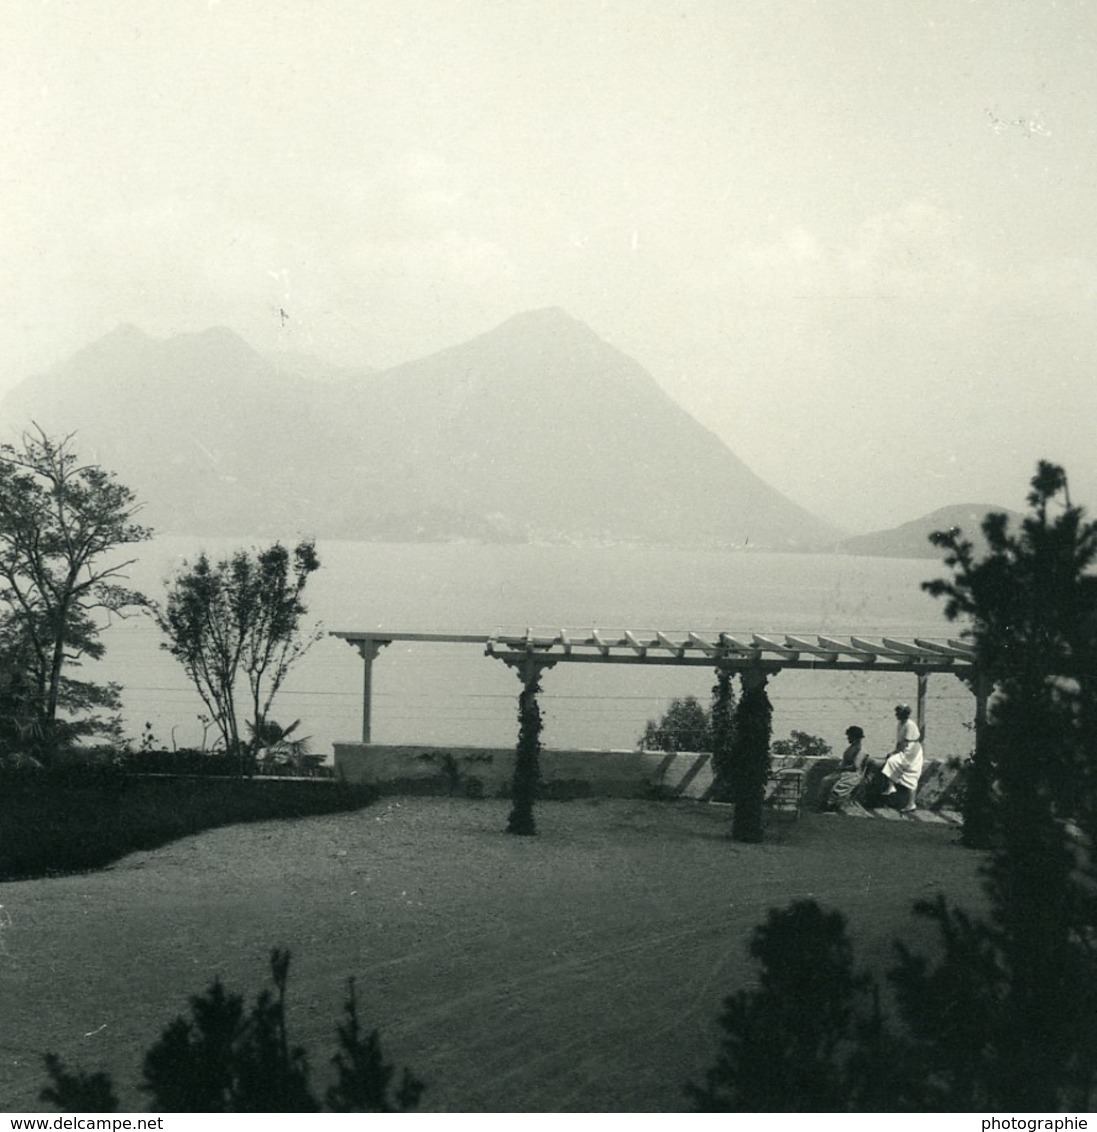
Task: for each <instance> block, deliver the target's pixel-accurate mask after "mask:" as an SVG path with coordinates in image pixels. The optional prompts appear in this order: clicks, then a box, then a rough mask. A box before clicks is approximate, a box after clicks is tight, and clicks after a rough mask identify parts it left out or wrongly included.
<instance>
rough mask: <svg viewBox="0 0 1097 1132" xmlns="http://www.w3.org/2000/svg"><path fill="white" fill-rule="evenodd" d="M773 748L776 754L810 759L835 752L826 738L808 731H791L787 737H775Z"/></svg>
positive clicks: (824, 756)
mask: <svg viewBox="0 0 1097 1132" xmlns="http://www.w3.org/2000/svg"><path fill="white" fill-rule="evenodd" d="M771 750H772V751H773V753H774V754H775V755H785V756H789V755H791V756H793V757H795V758H809V759H815V758H826V757H827V755H829V754H832V753H833V752H832V751H831V746H830V744H829V743H828V742H827V741H826V740H825V739H823V738H822V737H821V736H819V735H811V734H809V733H808V732H807V731H790V732H789V737H788V738H787V739H775V740H774V741H773V746H772V748H771Z"/></svg>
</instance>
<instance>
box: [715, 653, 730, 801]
mask: <svg viewBox="0 0 1097 1132" xmlns="http://www.w3.org/2000/svg"><path fill="white" fill-rule="evenodd" d="M732 675H733V674H732V671H731V669H730V668H729V667H728V666H727V665H726V664H718V665H717V666H716V683H715V684H714V685H713V688H712V777H713V783H712V800H713V801H714V802H731V801H734V797H733V793H734V792H733V788H732V782H733V778H734V770H733V763H734V758H735V752H734V749H733V744H734V739H735V693H734V692H733V691H732V688H731V678H732Z"/></svg>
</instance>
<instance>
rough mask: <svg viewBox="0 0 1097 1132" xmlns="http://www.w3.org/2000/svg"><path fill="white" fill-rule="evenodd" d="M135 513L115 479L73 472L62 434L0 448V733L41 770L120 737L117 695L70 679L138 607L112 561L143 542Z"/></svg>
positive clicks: (38, 435) (88, 469) (91, 471)
mask: <svg viewBox="0 0 1097 1132" xmlns="http://www.w3.org/2000/svg"><path fill="white" fill-rule="evenodd" d="M139 509H140V508H139V505H138V503H137V501H136V497H135V496H134V494H133V492H132V491H130V489H129V488H128V487H125V486H124V485H123V484H120V483H118V481H117V480H116V479H115V478H114V476H113V474H112V473H110V472H107V471H104V470H103V469H102V468H100V467H98V466H96V465H93V464H81V463H80V461H79V459H78V457H77V455H76V453H75V452H74V451H73V449H72V436H71V435H70V436H66V437H63V438H62V439H60V440H57V439H53V438H51V437H49V436H47V435H46V433H45V432H43V431H42V430H41V429H39V428H37V427H36V428H35V430H34V431H33V432H26V433H24V434H23V436H22V440H21V443H20V445H19V446H18V447H16V446H14V445H12V444H3V445H0V655H3V657H4V658H5V660H4V663H3V664H2V665H0V669H3V670H4V672H5V674H6V678H5V680H4V690H3V692H2V693H0V701H2V703H0V710H3V712H4V719H3V722H2V723H0V731H2V732H4V733H5V738H6V739H7V741H8V742H15V743H17V744H20V745H25V747H26V748H29V749H30V752H31V753H32V754H33V755H35V756H37V757H38V758H40V759H42V760H43V761H46V762H49V761H51V760H53V759H54V758H55V757H56V755H57V754H58V753H59V751H61V750H63V749H64V748H65V747H66V746H68V745H70V744H72V743H73V742H75V741H76V740H78V739H80V738H82V737H86V736H89V735H102V734H108V735H111V734H117V732H118V721H117V718H116V716H117V712H118V710H119V707H120V703H119V688H118V686H117V685H113V684H106V685H104V684H96V683H93V682H91V681H85V680H78V679H75V678H74V677H72V676H70V675H69V672H70V671H71V669H72V668H74V667H79V665H80V664H81V662H82V660H84V659H85V658H88V659H92V660H96V659H98V658H99V657H101V656H102V655H103V652H104V646H103V644H102V642H101V641H100V640H99V633H100V630H101V628H102V625H101V623H100V619H101V618H102V617H103V616H106V617H110V616H112V615H119V616H120V615H124V613H125V612H126V611H127V610H129V609H132V608H135V607H139V606H142V605H144V604H145V599H144V597H143V596H142V595H141V594H139V593H137V592H136V591H134V590H131V589H128V588H126V587H125V586H123V585H121V584H120V581H121V580H123V579H124V578H125V576H126V575H125V572H126V569H127V568H128V567H129V566H130V565H132V563H133V561H134V559H132V558H131V559H126V560H123V561H119V556H118V553H117V552H118V551H119V550H120V548H122V547H125V546H129V545H130V544H132V543H137V542H141V541H143V540H145V539H147V538H149V537H151V533H152V532H151V531H150V530H149V529H148V528H147V527H143V526H140V525H138V524H137V523H135V522H134V521H133V520H134V516H135V515H136V514H137V512H138V511H139ZM103 710H105V711H107V712H111V713H114V715H113V717H112V716H108V717H105V718H104V717H103V716H101V715H99V714H97V713H98V712H100V711H103Z"/></svg>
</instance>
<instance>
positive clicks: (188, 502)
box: [3, 309, 835, 548]
mask: <svg viewBox="0 0 1097 1132" xmlns="http://www.w3.org/2000/svg"><path fill="white" fill-rule="evenodd" d="M293 361H294V364H293V365H285V364H282V365H277V364H275V363H274V362H273V361H272V360H270V359H269V358H265V357H263V356H262V355H260V354H259V353H257V352H256V351H255V350H253V349H252V348H251V347H250V346H248V345H247V344H246V343H245V342H243V341H242V340H241V339H240V338H239V337H237V336H236V335H235V334H233V333H232V332H231V331H228V330H224V329H214V330H208V331H204V332H202V333H200V334H188V335H179V336H177V337H174V338H171V339H168V340H166V341H158V340H155V339H152V338H150V337H148V336H147V335H145V334H143V333H142V332H141V331H139V330H137V329H135V328H133V327H121V328H119V329H118V330H116V331H114V332H113V333H112V334H110V335H108V336H107V337H106V338H104V339H101V340H100V341H99V342H97V343H95V344H93V345H92V346H90V347H88V348H87V349H85V350H83V351H81V352H80V353H79V354H77V355H76V356H75V357H73V358H72V359H70V360H69V361H68V362H66V363H64V364H63V365H61V366H58V367H56V368H55V369H54V370H52V371H51V372H49V373H47V374H45V375H42V376H39V377H36V378H32V379H30V380H28V381H26V382H24V383H23V384H22V385H20V386H19V387H17V388H16V389H15V390H13V391H12V393H11V394H9V396H8V397H7V399H6V400H5V402H4V404H3V415H4V422H5V425H4V431H5V433H8V434H10V432H11V431H13V426H14V428H19V427H25V426H26V425H27V424H28V423H29V422H30V421H31V420H35V421H37V422H39V423H40V424H41V425H42V426H43V427H45V428H46V429H47V430H48V431H51V432H62V431H63V432H69V431H73V430H76V431H77V432H78V434H79V438H78V448H79V451H80V452H81V455H83V456H84V457H85V458H92V459H95V460H97V461H99V462H100V463H102V464H103V465H104V466H107V467H110V468H112V469H113V470H115V471H117V473H118V474H119V476H120V477H121V478H122V479H123V480H124V481H126V482H127V483H129V484H130V485H131V486H133V487H134V489H135V490H136V491H138V493H139V494H140V496H141V497H142V498H143V499H145V500H147V503H148V510H147V521H148V522H150V523H151V524H153V525H154V526H156V527H157V528H158V529H160V530H163V531H165V532H166V531H175V532H179V533H188V534H211V535H212V534H253V535H265V534H267V533H274V532H278V533H281V532H286V531H289V532H291V533H292V532H294V531H297V530H307V531H309V532H312V533H315V534H316V535H318V536H321V537H335V538H385V539H392V540H398V539H408V538H439V539H446V538H461V537H465V538H476V539H507V540H511V539H563V540H582V541H587V540H611V541H635V542H641V543H662V544H674V545H681V546H743V545H750V546H752V547H766V546H770V547H782V548H795V547H805V546H810V545H818V544H819V543H821V542H833V540H834V537H835V531H834V530H833V528H832V527H830V526H829V525H828V524H826V523H824V522H823V521H821V520H819V519H818V518H816V517H815V516H813V515H810V514H809V513H808V512H806V511H804V510H803V509H802V508H800V507H798V506H796V505H795V504H794V503H792V502H791V501H789V500H788V499H786V498H785V497H783V496H782V495H780V494H779V493H778V492H776V491H775V490H774V489H773V488H771V487H769V486H768V485H767V484H765V483H763V482H762V480H760V479H759V478H758V477H757V476H756V475H754V473H752V472H751V471H750V470H749V469H748V468H747V467H746V466H745V465H744V464H743V463H742V462H741V461H740V460H739V459H738V458H737V457H736V456H735V455H734V454H733V453H732V452H731V451H730V450H729V449H728V448H727V447H726V446H725V445H724V444H723V443H722V442H721V441H720V440H719V439H718V438H717V437H716V436H714V435H713V434H712V433H711V432H709V431H708V430H707V429H705V428H703V427H702V426H701V425H700V424H698V423H697V422H696V421H695V420H693V419H692V418H691V417H690V416H688V415H687V414H686V413H685V412H684V411H683V410H682V409H681V408H680V407H679V406H677V405H676V404H675V403H674V402H673V401H672V400H671V399H670V398H669V397H668V396H667V395H666V394H665V393H664V392H663V391H662V389H660V387H659V386H658V385H657V384H656V382H655V381H654V379H653V378H652V377H651V376H650V375H649V374H648V373H647V372H646V371H645V370H644V369H643V368H642V367H641V366H640V365H639V364H638V363H636V362H635V361H633V360H632V359H631V358H628V357H627V356H625V355H624V354H622V353H621V352H620V351H618V350H616V349H614V348H613V347H612V346H610V345H608V344H607V343H605V342H604V341H602V340H601V339H600V338H599V337H598V336H597V335H596V334H595V333H594V332H593V331H592V330H590V328H589V327H587V326H585V325H584V324H583V323H580V322H578V321H576V320H575V319H573V318H570V317H569V316H568V315H566V314H565V313H564V312H563V311H560V310H556V309H552V310H542V311H534V312H530V313H528V314H524V315H518V316H516V317H514V318H512V319H510V320H508V321H507V322H505V323H504V324H503V325H502V326H500V327H497V328H496V329H495V330H492V331H490V332H488V333H486V334H483V335H480V336H479V337H477V338H474V339H472V340H471V341H469V342H465V343H463V344H461V345H458V346H454V347H451V348H450V349H447V350H443V351H441V352H440V353H438V354H434V355H432V356H430V357H427V358H423V359H421V360H419V361H415V362H409V363H407V364H405V365H402V366H398V367H396V368H394V369H390V370H387V371H384V372H380V373H370V372H368V371H362V372H358V373H352V374H351V376H348V377H346V378H344V379H342V380H338V379H334V378H335V375H334V374H333V373H332V372H331V371H330V369H329V370H328V371H326V372H323V373H318V374H312V373H310V372H308V369H309V363H308V360H307V359H303V358H300V357H295V358H294V359H293ZM317 376H319V377H322V378H324V380H316V377H317Z"/></svg>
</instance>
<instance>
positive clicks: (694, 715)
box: [640, 696, 712, 751]
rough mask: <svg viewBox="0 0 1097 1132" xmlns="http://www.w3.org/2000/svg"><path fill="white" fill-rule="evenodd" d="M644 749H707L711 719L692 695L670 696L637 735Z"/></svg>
mask: <svg viewBox="0 0 1097 1132" xmlns="http://www.w3.org/2000/svg"><path fill="white" fill-rule="evenodd" d="M640 748H641V750H644V751H711V750H712V719H711V715H710V712H709V710H708V709H707V708H705V707H704V706H703V705H702V704H701V702H700V701H699V700H698V699H697V697H696V696H686V697H685V698H684V699H673V700H671V702H670V707H668V708H667V710H666V711H665V712H664V713H663V715H662V717H661V718H660V719H659V720H658V721H656V720H653V719H649V720H648V722H647V726H646V727H645V728H644V734H643V736H642V738H641V739H640Z"/></svg>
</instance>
